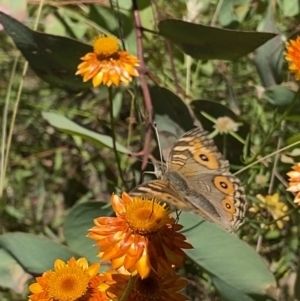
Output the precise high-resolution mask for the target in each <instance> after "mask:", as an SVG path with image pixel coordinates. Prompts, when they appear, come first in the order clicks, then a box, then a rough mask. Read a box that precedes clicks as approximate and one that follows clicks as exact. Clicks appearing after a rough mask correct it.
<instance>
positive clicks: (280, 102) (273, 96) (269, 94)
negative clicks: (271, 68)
mask: <svg viewBox="0 0 300 301" xmlns="http://www.w3.org/2000/svg"><path fill="white" fill-rule="evenodd" d="M294 97H295V92H294V91H292V90H290V89H288V88H286V87H282V86H279V85H275V86H272V87H270V88H268V89H266V90H265V91H264V94H263V96H262V98H263V99H266V100H267V101H268V102H269V103H271V104H272V105H275V106H287V105H289V104H290V103H291V102H292V101H293V99H294Z"/></svg>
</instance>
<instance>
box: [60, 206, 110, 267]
mask: <svg viewBox="0 0 300 301" xmlns="http://www.w3.org/2000/svg"><path fill="white" fill-rule="evenodd" d="M112 212H113V211H112V208H111V207H110V206H108V205H107V204H104V203H98V202H97V203H96V202H93V203H92V202H90V203H83V204H80V205H78V206H75V207H74V208H73V209H72V210H71V211H70V212H69V214H68V215H67V217H66V219H65V222H64V225H63V228H64V235H65V238H66V241H67V244H68V246H69V247H71V248H72V250H74V251H76V252H77V253H78V254H80V255H82V256H84V257H86V258H87V259H88V260H89V261H90V262H99V258H98V257H96V254H97V250H98V249H97V247H95V246H94V244H95V241H94V240H92V239H90V238H87V237H86V235H87V234H88V229H90V228H91V227H93V226H94V223H93V220H94V219H95V218H97V217H99V216H110V215H112Z"/></svg>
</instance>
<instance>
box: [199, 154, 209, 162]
mask: <svg viewBox="0 0 300 301" xmlns="http://www.w3.org/2000/svg"><path fill="white" fill-rule="evenodd" d="M199 157H200V159H201V160H202V161H206V162H208V157H207V156H205V155H204V154H200V155H199Z"/></svg>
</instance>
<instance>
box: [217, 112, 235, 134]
mask: <svg viewBox="0 0 300 301" xmlns="http://www.w3.org/2000/svg"><path fill="white" fill-rule="evenodd" d="M238 127H239V125H238V124H237V123H236V122H235V121H233V120H232V119H231V118H229V117H227V116H224V117H219V118H218V119H217V120H216V123H215V125H214V128H215V129H216V130H217V131H218V132H219V133H220V134H228V133H229V132H236V131H237V130H238Z"/></svg>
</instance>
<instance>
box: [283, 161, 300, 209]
mask: <svg viewBox="0 0 300 301" xmlns="http://www.w3.org/2000/svg"><path fill="white" fill-rule="evenodd" d="M292 169H293V170H292V171H290V172H288V173H287V175H288V176H289V187H288V188H287V189H286V190H287V191H291V192H294V193H296V195H295V199H294V203H296V204H298V205H299V204H300V163H297V164H296V165H294V166H293V167H292Z"/></svg>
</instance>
